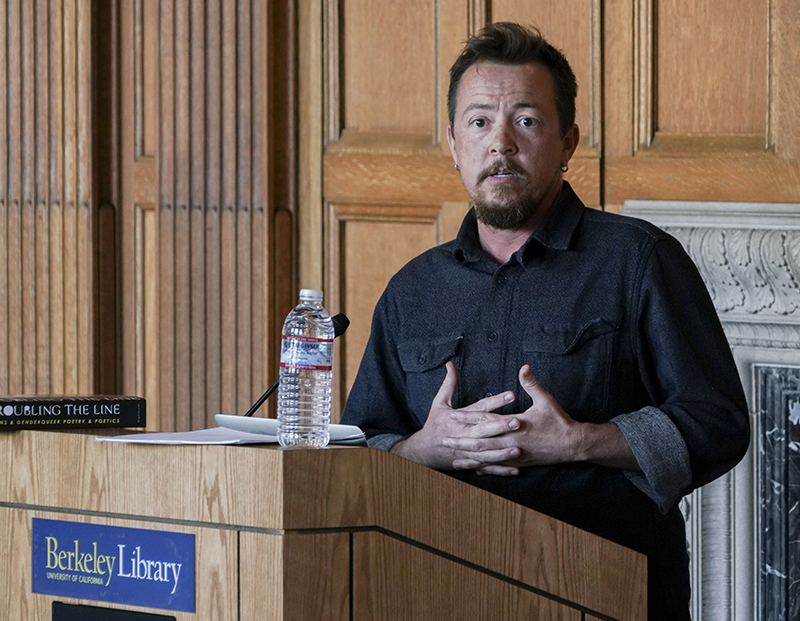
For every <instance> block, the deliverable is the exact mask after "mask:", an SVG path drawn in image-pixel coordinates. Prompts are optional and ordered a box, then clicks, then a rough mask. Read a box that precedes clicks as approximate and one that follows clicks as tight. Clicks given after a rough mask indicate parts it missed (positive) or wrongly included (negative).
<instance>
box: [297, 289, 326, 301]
mask: <svg viewBox="0 0 800 621" xmlns="http://www.w3.org/2000/svg"><path fill="white" fill-rule="evenodd" d="M300 299H301V300H309V301H310V302H322V291H320V290H319V289H300Z"/></svg>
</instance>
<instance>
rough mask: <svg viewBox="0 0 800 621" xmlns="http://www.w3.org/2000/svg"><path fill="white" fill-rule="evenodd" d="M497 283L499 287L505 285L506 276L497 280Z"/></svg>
mask: <svg viewBox="0 0 800 621" xmlns="http://www.w3.org/2000/svg"><path fill="white" fill-rule="evenodd" d="M497 282H499V283H500V284H501V285H504V284H506V283H507V282H508V276H501V277H500V278H498V279H497Z"/></svg>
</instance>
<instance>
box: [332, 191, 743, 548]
mask: <svg viewBox="0 0 800 621" xmlns="http://www.w3.org/2000/svg"><path fill="white" fill-rule="evenodd" d="M448 360H452V361H453V362H454V363H455V364H456V366H457V367H458V370H459V379H458V386H457V390H456V394H455V396H454V399H453V406H454V407H464V406H467V405H469V404H471V403H474V402H475V401H477V400H479V399H481V398H483V397H485V396H487V395H492V394H498V393H501V392H503V391H507V390H512V391H514V392H515V393H516V395H517V400H516V401H515V402H513V403H512V404H510V405H508V406H505V407H504V408H503V409H501V410H498V412H500V413H518V412H522V411H524V410H525V409H526V408H528V407H529V406H530V405H531V400H530V397H529V396H528V395H527V394H526V393H525V392H524V391H523V390H522V388H521V387H520V385H519V383H518V373H519V370H520V368H521V367H522V366H523V365H524V364H530V366H531V369H532V371H533V374H534V376H535V377H536V379H537V380H538V381H539V383H540V384H541V385H542V387H543V388H544V389H545V390H547V391H548V392H550V393H551V394H552V395H553V396H554V397H555V399H556V400H557V401H558V403H559V404H560V405H561V407H562V408H563V409H564V410H565V411H566V412H567V413H568V414H569V415H570V416H571V417H572V418H574V419H575V420H578V421H581V422H592V423H603V422H611V423H614V424H616V425H617V426H618V427H619V428H620V429H621V431H622V433H623V435H624V436H625V438H626V440H627V441H628V444H629V445H630V447H631V449H632V451H633V454H634V456H635V457H636V460H637V461H638V463H639V465H640V467H641V469H642V472H640V473H639V472H631V471H621V470H618V469H615V468H608V467H604V466H599V465H595V464H589V463H568V464H560V465H555V466H533V467H527V468H522V469H521V471H520V474H519V475H518V476H517V477H498V476H481V477H478V476H476V475H475V474H474V473H471V472H466V473H465V472H457V473H451V474H454V476H458V477H460V478H462V479H465V480H468V481H470V482H472V483H474V484H476V485H479V486H481V487H484V488H486V489H489V490H490V491H493V492H496V493H498V494H501V495H503V496H505V497H508V498H510V499H512V500H515V501H517V502H521V503H522V504H525V505H528V506H530V507H533V508H535V509H538V510H541V511H544V512H546V513H550V514H551V515H554V516H556V517H559V518H560V519H564V520H566V521H568V522H572V523H574V524H577V525H579V526H582V527H584V528H587V529H588V530H592V531H595V532H599V533H600V534H602V535H605V536H608V537H610V538H612V539H616V540H618V541H620V542H621V543H625V544H627V545H631V546H632V547H635V548H638V549H641V550H643V551H645V552H647V551H648V550H649V548H650V543H642V542H641V541H640V540H639V539H637V537H639V536H641V537H645V538H646V539H648V541H649V542H652V538H651V537H652V536H653V535H654V534H655V535H657V534H658V533H657V532H656V531H657V530H658V529H655V530H654V529H653V524H654V520H655V521H656V522H657V521H658V519H659V517H658V516H659V515H661V516H662V517H663V516H664V515H666V514H668V513H674V514H677V511H676V510H674V508H675V506H676V503H677V501H678V500H679V499H680V498H681V496H683V495H684V494H686V493H688V492H690V491H691V490H692V489H694V488H696V487H698V486H700V485H703V484H705V483H708V482H709V481H711V480H713V479H714V478H716V477H718V476H720V475H721V474H723V473H724V472H726V471H727V470H729V469H730V468H732V467H733V466H734V465H735V464H736V463H737V462H738V461H739V460H740V459H741V458H742V456H743V455H744V453H745V451H746V449H747V446H748V442H749V418H748V414H747V407H746V403H745V399H744V394H743V391H742V387H741V383H740V381H739V377H738V373H737V370H736V366H735V364H734V361H733V357H732V355H731V351H730V348H729V346H728V344H727V341H726V338H725V335H724V333H723V331H722V328H721V325H720V322H719V319H718V317H717V314H716V312H715V310H714V307H713V304H712V302H711V299H710V297H709V295H708V292H707V290H706V288H705V286H704V284H703V282H702V280H701V278H700V275H699V273H698V271H697V269H696V268H695V266H694V264H693V263H692V261H691V259H690V258H689V257H688V255H687V254H686V252H685V251H684V250H683V248H682V247H681V245H680V243H679V242H678V241H677V240H675V239H674V238H673V237H671V236H670V235H668V234H667V233H665V232H664V231H662V230H660V229H658V228H657V227H655V226H653V225H651V224H649V223H647V222H644V221H640V220H637V219H633V218H628V217H625V216H621V215H617V214H612V213H607V212H602V211H597V210H593V209H587V208H586V207H585V206H584V205H583V203H582V202H581V201H580V199H579V198H578V197H577V196H576V195H575V193H574V192H573V190H572V188H571V187H570V186H569V184H568V183H566V182H565V183H564V186H563V189H562V191H561V194H560V196H559V198H558V199H557V201H556V203H555V204H554V205H553V207H552V208H551V211H550V213H549V214H548V216H547V217H546V219H545V221H544V222H543V224H542V225H541V226H540V227H539V228H538V229H537V230H536V231H535V232H534V233H533V234H532V235H531V236H530V238H529V239H528V240H527V241H526V242H525V244H524V245H523V246H522V247H521V248H520V249H519V250H518V251H517V252H516V253H514V255H513V256H512V258H511V259H510V260H509V261H508V262H507V263H505V264H503V265H497V264H496V263H494V262H493V261H492V260H490V259H489V258H488V257H487V255H486V254H485V253H484V252H483V251H482V249H481V244H480V241H479V238H478V230H477V224H476V221H475V216H474V214H473V212H472V211H470V212H469V213H468V214H467V216H466V217H465V219H464V221H463V223H462V226H461V229H460V231H459V233H458V237H457V238H456V239H455V240H453V241H451V242H448V243H445V244H443V245H441V246H438V247H435V248H432V249H431V250H428V251H427V252H425V253H423V254H422V255H420V256H419V257H417V258H415V259H413V260H412V261H411V262H410V263H408V264H407V265H406V266H405V267H403V268H402V269H401V270H400V271H399V272H398V273H397V274H396V275H395V276H394V277H393V278H392V280H391V281H390V282H389V284H388V286H387V288H386V290H385V292H384V293H383V295H382V297H381V298H380V301H379V302H378V304H377V307H376V309H375V313H374V316H373V321H372V329H371V335H370V339H369V342H368V345H367V348H366V351H365V353H364V357H363V360H362V362H361V366H360V369H359V371H358V375H357V377H356V380H355V383H354V385H353V388H352V390H351V392H350V395H349V399H348V401H347V404H346V406H345V410H344V415H343V422H347V423H351V424H356V425H359V426H360V427H361V428H362V429H363V430H364V431H365V433H366V434H367V437H368V442H369V444H370V446H373V447H378V448H382V449H386V450H388V449H390V448H391V447H392V446H393V445H394V444H395V443H396V442H397V441H398V440H400V439H402V438H404V437H407V436H409V435H410V434H412V433H414V432H416V431H418V430H419V429H421V427H422V425H424V423H425V420H426V418H427V416H428V412H429V410H430V407H431V402H432V401H433V398H434V396H435V395H436V393H437V391H438V389H439V387H440V386H441V384H442V381H443V380H444V377H445V363H446V362H447V361H448ZM654 509H657V510H656V511H654ZM676 519H679V518H675V516H674V515H673V519H671V520H670V521H671V523H672V524H673V525H674V524H675V520H676ZM642 521H644V522H646V524H647V525H648V526H642ZM596 524H601V525H600V526H596ZM675 528H677V526H676V527H675ZM682 528H683V527H682V524H681V525H680V529H681V533H680V536H681V537H682ZM631 529H633V530H636V532H637V533H638V535H636V534H631V532H627V531H631ZM673 530H674V529H673Z"/></svg>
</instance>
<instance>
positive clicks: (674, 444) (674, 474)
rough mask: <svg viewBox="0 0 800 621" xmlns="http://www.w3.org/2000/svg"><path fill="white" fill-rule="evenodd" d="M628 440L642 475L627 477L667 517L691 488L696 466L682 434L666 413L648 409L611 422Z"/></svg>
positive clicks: (639, 473) (650, 407)
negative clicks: (693, 468) (690, 460)
mask: <svg viewBox="0 0 800 621" xmlns="http://www.w3.org/2000/svg"><path fill="white" fill-rule="evenodd" d="M611 422H612V423H614V424H615V425H616V426H617V427H619V428H620V430H621V431H622V435H624V436H625V439H626V440H627V441H628V445H629V446H630V447H631V450H632V451H633V455H634V457H636V461H637V462H639V467H640V468H641V469H642V472H633V471H631V470H626V471H625V475H626V476H627V477H628V479H629V480H630V481H631V483H633V484H634V485H635V486H636V487H637V488H639V490H641V491H642V492H644V493H645V494H646V495H647V496H648V498H650V499H651V500H652V501H653V502H654V503H655V504H656V506H657V507H658V510H659V511H660V512H661V513H664V514H666V513H667V512H668V511H669V510H670V509H671V508H672V507H673V506H674V505H675V503H677V502H678V501H679V500H680V499H681V498H682V497H683V495H684V493H685V492H686V490H688V489H689V487H690V486H691V482H692V467H691V464H690V462H689V449H688V448H687V447H686V442H684V440H683V436H681V433H680V431H678V428H677V427H676V426H675V424H674V423H673V422H672V420H670V418H669V416H667V415H666V414H665V413H664V412H662V411H661V410H659V409H658V408H656V407H652V406H648V407H645V408H642V409H641V410H638V411H636V412H631V413H630V414H623V415H622V416H617V417H615V418H612V419H611Z"/></svg>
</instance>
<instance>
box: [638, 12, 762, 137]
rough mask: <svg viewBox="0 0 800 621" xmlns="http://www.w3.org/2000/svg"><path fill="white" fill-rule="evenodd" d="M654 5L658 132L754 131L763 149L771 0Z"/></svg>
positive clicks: (726, 132) (732, 132)
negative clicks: (760, 140)
mask: <svg viewBox="0 0 800 621" xmlns="http://www.w3.org/2000/svg"><path fill="white" fill-rule="evenodd" d="M648 1H649V0H648ZM655 4H656V8H655V11H656V13H655V15H654V16H653V18H654V21H655V25H654V28H655V38H654V39H653V44H654V46H655V58H654V63H655V67H656V75H657V78H656V80H655V85H654V86H655V89H656V91H655V100H656V110H657V123H656V129H657V131H659V132H667V133H674V134H754V135H760V136H761V137H762V148H763V146H764V145H765V144H766V121H767V103H768V93H767V86H768V78H767V69H768V66H769V62H768V60H769V59H768V56H767V54H768V52H769V48H768V45H767V26H768V24H769V8H770V3H769V2H765V1H750V2H743V1H742V0H669V1H667V2H664V1H660V2H656V3H655Z"/></svg>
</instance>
